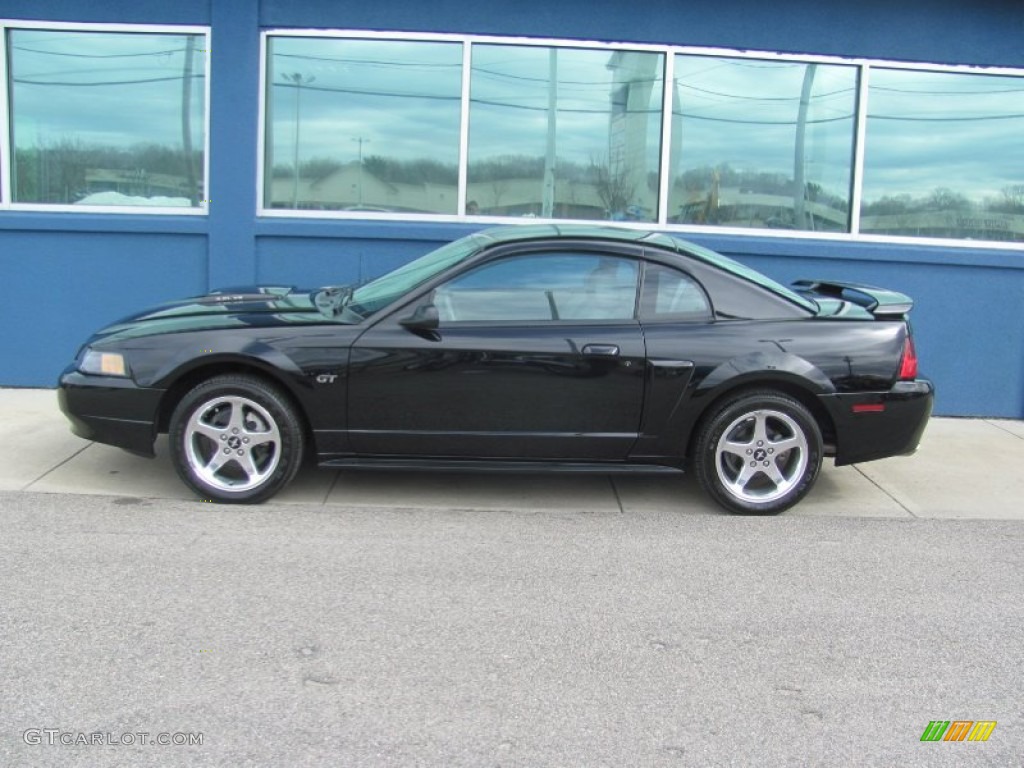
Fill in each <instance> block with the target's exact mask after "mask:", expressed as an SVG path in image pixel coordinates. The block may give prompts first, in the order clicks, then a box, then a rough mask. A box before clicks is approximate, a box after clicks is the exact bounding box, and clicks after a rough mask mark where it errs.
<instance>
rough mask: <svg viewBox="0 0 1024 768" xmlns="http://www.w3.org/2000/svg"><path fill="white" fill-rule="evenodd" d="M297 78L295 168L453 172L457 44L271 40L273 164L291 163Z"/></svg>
mask: <svg viewBox="0 0 1024 768" xmlns="http://www.w3.org/2000/svg"><path fill="white" fill-rule="evenodd" d="M296 74H297V75H299V76H300V77H301V78H302V83H303V85H302V87H301V91H302V93H301V103H300V105H299V106H300V119H301V146H300V147H299V152H300V156H299V162H300V164H301V163H303V162H306V161H308V160H311V159H313V158H331V159H334V160H336V161H338V162H341V163H349V162H355V161H356V160H357V159H358V156H359V150H360V146H359V139H362V153H363V156H364V157H368V156H370V155H382V156H385V157H389V158H392V159H396V160H418V159H423V158H429V159H432V160H436V161H438V162H440V163H448V164H451V165H453V166H454V165H456V164H457V163H458V152H459V119H460V108H461V107H460V100H461V94H462V45H461V44H460V43H431V42H418V41H417V42H392V41H377V40H332V39H321V40H311V39H309V38H289V37H279V38H271V40H270V72H269V74H268V88H267V90H268V94H269V105H270V108H269V110H268V114H269V115H270V116H271V117H272V134H273V144H272V151H273V164H286V165H289V166H290V165H291V164H292V158H293V151H294V142H295V127H296V126H295V123H296V120H295V101H296V91H297V90H298V89H297V88H296V86H295V85H294V84H293V83H289V82H288V81H286V79H285V76H286V75H287V76H291V77H294V75H296Z"/></svg>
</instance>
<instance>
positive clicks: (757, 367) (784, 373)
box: [694, 351, 836, 398]
mask: <svg viewBox="0 0 1024 768" xmlns="http://www.w3.org/2000/svg"><path fill="white" fill-rule="evenodd" d="M773 380H775V381H787V382H790V383H792V384H795V385H797V386H799V387H800V388H801V389H804V390H809V391H811V392H812V393H813V394H816V395H822V394H830V393H832V392H835V391H836V388H835V385H834V384H833V383H832V380H831V379H829V377H828V376H826V375H825V374H824V373H823V372H822V371H821V369H819V368H818V367H817V366H814V365H812V364H811V363H809V362H807V361H806V360H804V359H803V358H802V357H798V356H797V355H793V354H790V353H788V352H765V351H758V352H752V353H751V354H749V355H743V356H741V357H734V358H732V359H731V360H728V361H726V362H724V363H722V364H721V365H719V366H718V367H717V368H714V369H713V370H712V371H711V372H710V373H709V374H708V375H707V376H705V377H703V379H701V381H700V382H699V383H698V384H697V388H696V390H695V392H694V395H695V396H699V397H702V398H706V397H708V396H709V395H710V396H711V397H712V398H713V397H714V396H715V395H716V393H718V392H721V391H723V390H725V389H733V388H734V387H736V386H739V385H743V384H746V383H747V382H750V383H756V384H765V385H768V384H770V383H771V381H773Z"/></svg>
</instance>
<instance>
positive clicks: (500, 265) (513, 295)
mask: <svg viewBox="0 0 1024 768" xmlns="http://www.w3.org/2000/svg"><path fill="white" fill-rule="evenodd" d="M637 274H638V269H637V262H635V261H633V260H631V259H625V258H621V257H617V256H607V255H604V254H579V253H545V254H531V255H528V256H517V257H512V258H507V259H502V260H501V261H497V262H494V263H491V264H486V265H484V266H481V267H479V268H477V269H474V270H472V271H471V272H469V273H467V274H465V275H462V276H460V277H457V278H455V279H454V280H452V281H451V282H449V283H446V284H445V285H443V286H441V287H440V288H438V289H437V290H436V291H435V292H434V303H435V305H436V306H437V310H438V314H439V316H440V319H441V321H442V322H536V321H544V320H547V321H563V322H565V321H579V320H615V321H626V320H632V319H633V318H634V317H635V310H636V291H637Z"/></svg>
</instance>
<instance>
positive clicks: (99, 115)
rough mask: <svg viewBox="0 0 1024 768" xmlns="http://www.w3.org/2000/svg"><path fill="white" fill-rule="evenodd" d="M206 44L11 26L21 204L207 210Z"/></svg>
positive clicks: (14, 189) (13, 159) (15, 192)
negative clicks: (205, 199) (205, 208)
mask: <svg viewBox="0 0 1024 768" xmlns="http://www.w3.org/2000/svg"><path fill="white" fill-rule="evenodd" d="M206 40H207V37H206V35H205V34H199V33H181V32H174V33H170V32H168V33H163V32H160V33H157V32H148V31H146V32H142V31H140V32H123V31H118V32H106V31H103V32H100V31H83V30H68V29H40V28H31V29H28V28H25V29H22V28H12V29H9V30H7V33H6V47H7V55H8V91H9V99H10V120H11V126H10V136H11V152H10V157H9V163H10V166H11V168H10V188H11V201H12V202H13V203H15V204H17V203H28V204H42V205H55V206H70V205H73V206H81V207H83V208H85V207H88V206H131V207H139V206H141V207H146V208H154V207H155V208H182V209H197V210H198V209H202V208H204V207H205V201H204V198H205V197H206V192H205V190H206V180H205V146H206V87H205V79H206V60H207V51H206V48H207V44H206Z"/></svg>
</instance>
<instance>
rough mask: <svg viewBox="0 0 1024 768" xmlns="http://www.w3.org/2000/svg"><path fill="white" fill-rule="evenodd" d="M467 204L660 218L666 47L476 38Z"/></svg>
mask: <svg viewBox="0 0 1024 768" xmlns="http://www.w3.org/2000/svg"><path fill="white" fill-rule="evenodd" d="M472 55H473V69H472V83H471V97H470V134H469V167H468V179H469V188H468V191H467V212H471V213H480V214H484V215H490V216H527V217H533V216H540V217H544V218H564V219H605V220H633V221H654V220H656V218H657V214H658V168H659V164H658V156H659V151H660V136H661V102H662V87H663V78H664V75H663V70H664V56H663V55H662V54H660V53H643V52H636V51H597V50H581V49H574V48H544V47H538V46H529V47H527V46H511V45H474V46H473V49H472Z"/></svg>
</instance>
